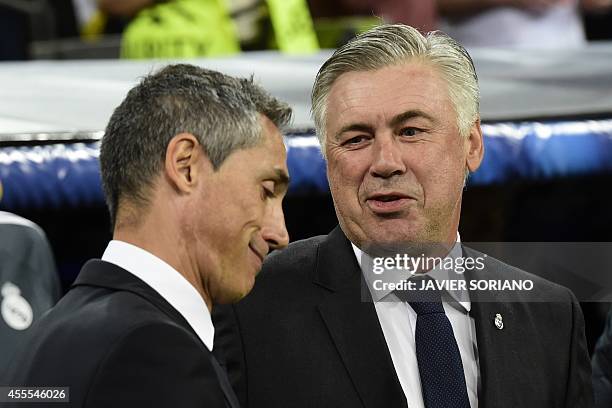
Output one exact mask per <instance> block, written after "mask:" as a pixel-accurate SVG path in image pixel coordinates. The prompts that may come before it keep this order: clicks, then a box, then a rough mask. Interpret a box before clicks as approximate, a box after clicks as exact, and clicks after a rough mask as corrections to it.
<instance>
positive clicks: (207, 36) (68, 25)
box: [0, 0, 612, 60]
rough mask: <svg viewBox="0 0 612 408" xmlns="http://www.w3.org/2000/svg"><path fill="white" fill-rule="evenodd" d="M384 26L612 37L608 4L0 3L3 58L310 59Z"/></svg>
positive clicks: (522, 42) (530, 36) (523, 38)
mask: <svg viewBox="0 0 612 408" xmlns="http://www.w3.org/2000/svg"><path fill="white" fill-rule="evenodd" d="M383 21H384V22H391V23H396V22H399V23H405V24H408V25H412V26H414V27H417V28H419V29H420V30H421V31H423V32H427V31H431V30H436V29H437V30H442V31H444V32H446V33H447V34H449V35H451V36H452V37H454V38H455V39H457V40H458V41H460V42H461V43H462V44H464V45H465V46H467V47H468V48H470V47H528V48H551V47H556V48H560V47H580V46H583V45H585V44H586V43H587V42H588V41H595V40H608V39H610V38H612V0H333V1H330V0H291V1H282V0H281V1H278V0H276V1H275V0H0V60H27V59H75V58H77V59H78V58H117V57H123V58H150V57H206V56H222V55H231V54H235V53H238V52H241V51H250V50H265V49H278V50H280V51H283V52H287V53H294V54H295V53H309V52H314V51H316V50H318V49H320V48H335V47H337V46H339V45H341V44H343V43H345V42H346V41H347V40H348V39H350V38H352V37H353V36H354V35H355V34H356V33H358V32H361V31H364V30H367V29H368V28H370V27H372V26H373V25H376V24H379V23H380V22H383Z"/></svg>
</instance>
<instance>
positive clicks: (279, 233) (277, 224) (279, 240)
mask: <svg viewBox="0 0 612 408" xmlns="http://www.w3.org/2000/svg"><path fill="white" fill-rule="evenodd" d="M261 235H262V237H263V239H264V240H265V241H266V242H267V243H268V246H269V247H270V250H274V249H281V248H284V247H286V246H287V245H288V244H289V233H288V232H287V227H286V226H285V214H284V213H283V206H282V203H279V204H275V205H273V206H270V207H269V208H268V211H267V213H266V219H265V222H264V225H263V228H262V229H261Z"/></svg>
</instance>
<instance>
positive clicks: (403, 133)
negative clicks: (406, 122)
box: [399, 127, 420, 136]
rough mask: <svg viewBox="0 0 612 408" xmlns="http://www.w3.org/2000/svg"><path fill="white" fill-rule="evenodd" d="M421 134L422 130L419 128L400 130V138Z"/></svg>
mask: <svg viewBox="0 0 612 408" xmlns="http://www.w3.org/2000/svg"><path fill="white" fill-rule="evenodd" d="M419 132H420V130H419V129H417V128H413V127H408V128H403V129H402V130H400V132H399V134H400V136H416V135H417V134H418V133H419Z"/></svg>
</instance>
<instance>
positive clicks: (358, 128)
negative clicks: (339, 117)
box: [334, 123, 374, 140]
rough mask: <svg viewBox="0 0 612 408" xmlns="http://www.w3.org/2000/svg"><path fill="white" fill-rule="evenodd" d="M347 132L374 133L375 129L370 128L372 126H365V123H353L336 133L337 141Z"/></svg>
mask: <svg viewBox="0 0 612 408" xmlns="http://www.w3.org/2000/svg"><path fill="white" fill-rule="evenodd" d="M345 132H367V133H373V132H374V128H373V127H372V126H370V125H367V124H365V123H351V124H350V125H346V126H343V127H342V128H341V129H340V130H339V131H338V132H336V134H335V135H334V137H335V138H336V140H337V139H338V138H339V137H340V135H342V134H343V133H345Z"/></svg>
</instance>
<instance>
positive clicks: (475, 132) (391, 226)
mask: <svg viewBox="0 0 612 408" xmlns="http://www.w3.org/2000/svg"><path fill="white" fill-rule="evenodd" d="M327 102H328V104H327V122H326V127H325V129H326V138H327V139H326V145H325V146H324V148H325V149H326V156H327V173H328V178H329V184H330V188H331V192H332V196H333V199H334V205H335V207H336V213H337V215H338V218H339V221H340V225H341V226H342V229H343V231H344V232H345V233H346V235H347V236H348V238H349V239H350V240H351V241H352V242H354V243H355V244H357V245H358V246H361V247H362V248H363V246H364V245H372V244H374V245H376V244H384V245H386V244H401V243H407V242H413V243H414V242H454V240H455V234H456V231H457V226H458V223H459V214H460V209H461V196H462V190H463V186H464V178H465V171H466V169H470V170H471V171H473V170H475V169H476V168H477V167H478V165H479V164H480V159H481V154H480V153H481V151H479V150H478V149H480V148H481V147H482V134H481V133H480V127H479V125H478V124H475V126H474V127H473V129H472V130H471V133H470V137H469V138H463V137H461V136H460V134H459V130H458V127H457V115H456V112H455V109H454V107H453V104H452V103H451V99H450V97H449V93H448V88H447V85H446V82H445V81H444V80H443V78H442V77H441V76H440V74H439V73H438V71H437V70H435V69H434V68H432V67H431V66H429V65H426V64H424V63H406V64H401V65H396V66H390V67H385V68H382V69H379V70H376V71H361V72H349V73H345V74H343V75H341V76H340V77H339V78H338V79H337V80H336V81H335V82H334V84H333V86H332V88H331V91H330V93H329V96H328V99H327Z"/></svg>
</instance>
